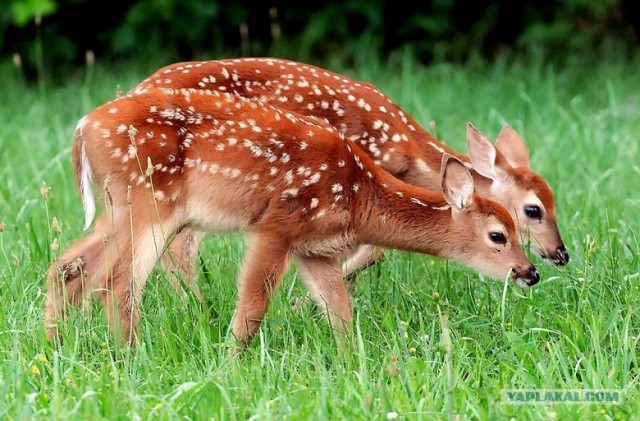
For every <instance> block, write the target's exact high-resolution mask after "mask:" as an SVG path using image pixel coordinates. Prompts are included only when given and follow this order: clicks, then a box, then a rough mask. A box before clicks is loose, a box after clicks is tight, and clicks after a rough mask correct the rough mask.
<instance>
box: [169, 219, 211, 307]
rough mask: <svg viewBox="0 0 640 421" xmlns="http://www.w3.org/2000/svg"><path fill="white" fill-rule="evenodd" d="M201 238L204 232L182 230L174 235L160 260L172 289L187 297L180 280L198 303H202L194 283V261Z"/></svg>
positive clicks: (189, 229)
mask: <svg viewBox="0 0 640 421" xmlns="http://www.w3.org/2000/svg"><path fill="white" fill-rule="evenodd" d="M203 237H204V232H201V231H197V230H194V229H192V228H188V227H187V228H184V229H182V230H181V231H180V232H178V233H177V234H176V236H175V238H174V239H173V241H172V242H171V244H170V245H169V247H168V249H167V251H166V252H165V253H164V254H163V255H162V258H161V260H160V263H161V264H162V268H163V269H164V270H165V272H167V274H168V275H169V279H170V280H171V283H172V284H173V287H174V288H175V290H176V291H177V292H178V294H180V295H181V296H182V297H183V298H186V296H187V295H186V293H185V292H184V290H183V289H182V285H181V284H180V280H182V281H183V282H184V283H185V284H186V285H187V286H188V287H190V288H191V290H192V291H193V293H194V295H195V296H196V298H197V299H198V301H202V296H201V295H200V289H199V288H198V284H197V283H196V259H197V257H198V249H199V248H200V243H201V242H202V238H203Z"/></svg>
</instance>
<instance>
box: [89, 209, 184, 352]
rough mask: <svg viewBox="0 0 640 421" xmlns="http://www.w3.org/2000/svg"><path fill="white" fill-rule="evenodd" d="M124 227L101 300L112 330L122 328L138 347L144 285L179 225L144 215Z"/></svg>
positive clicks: (118, 237)
mask: <svg viewBox="0 0 640 421" xmlns="http://www.w3.org/2000/svg"><path fill="white" fill-rule="evenodd" d="M120 227H121V228H122V229H121V230H119V231H118V232H117V233H116V235H117V238H116V239H114V240H115V241H113V243H114V247H115V248H116V249H117V256H116V259H114V264H113V265H112V267H111V270H110V276H109V277H106V281H105V284H104V285H103V289H102V290H101V291H100V299H101V300H102V303H103V305H104V306H105V310H106V313H107V317H108V319H109V326H110V327H111V329H112V330H113V331H114V332H117V331H118V330H119V331H120V333H121V335H122V338H123V340H124V341H127V342H129V344H131V345H132V346H135V343H136V333H137V328H138V322H139V306H140V302H141V300H142V293H143V290H144V287H145V285H146V282H147V280H148V278H149V275H150V274H151V271H152V270H153V267H154V265H155V264H156V263H157V261H158V259H159V258H160V256H161V255H162V253H163V252H164V248H165V246H166V244H167V242H168V240H169V238H171V236H172V235H173V233H174V232H175V230H176V229H177V226H176V224H173V223H172V221H170V220H163V221H162V222H157V221H153V222H152V223H149V222H148V220H144V218H142V217H141V218H136V220H134V221H131V220H128V219H127V221H126V226H124V225H121V226H120Z"/></svg>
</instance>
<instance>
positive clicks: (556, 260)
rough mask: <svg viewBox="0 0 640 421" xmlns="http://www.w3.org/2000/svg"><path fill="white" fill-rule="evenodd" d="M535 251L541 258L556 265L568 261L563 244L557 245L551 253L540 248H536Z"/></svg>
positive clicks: (561, 264) (567, 254)
mask: <svg viewBox="0 0 640 421" xmlns="http://www.w3.org/2000/svg"><path fill="white" fill-rule="evenodd" d="M537 252H538V255H539V256H540V257H541V258H542V259H544V260H545V261H547V262H549V263H553V264H554V265H556V266H564V265H566V264H567V263H569V252H568V251H567V249H566V248H565V247H564V246H560V247H558V248H557V249H556V250H555V251H554V252H553V253H545V252H544V251H542V250H537Z"/></svg>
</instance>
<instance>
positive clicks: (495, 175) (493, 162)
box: [467, 123, 511, 181]
mask: <svg viewBox="0 0 640 421" xmlns="http://www.w3.org/2000/svg"><path fill="white" fill-rule="evenodd" d="M467 149H468V150H469V158H470V159H471V164H472V165H473V169H474V170H476V172H477V173H478V174H480V175H481V176H483V177H485V178H489V179H491V180H493V181H504V180H506V179H507V178H508V173H509V170H510V169H511V166H510V165H509V162H508V161H507V160H506V159H505V158H504V156H502V153H501V152H500V151H499V150H498V149H497V148H496V147H495V146H494V145H493V143H491V141H489V139H487V138H486V137H485V136H484V135H483V134H482V133H480V131H479V130H478V129H476V128H475V126H474V125H473V124H471V123H467Z"/></svg>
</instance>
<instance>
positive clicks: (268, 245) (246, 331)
mask: <svg viewBox="0 0 640 421" xmlns="http://www.w3.org/2000/svg"><path fill="white" fill-rule="evenodd" d="M288 263H289V248H288V247H287V246H286V245H284V244H281V243H280V241H278V239H277V238H273V237H272V236H268V235H265V234H255V235H254V236H253V238H252V239H251V242H250V244H249V249H248V250H247V252H246V254H245V258H244V263H243V265H242V269H241V272H240V281H239V285H238V298H237V303H236V311H235V314H234V316H233V322H232V328H231V330H232V333H233V335H234V336H235V338H236V340H237V342H238V345H239V346H246V345H247V344H248V343H249V341H250V340H251V339H252V338H253V336H254V335H255V334H256V332H257V331H258V329H259V328H260V323H261V322H262V319H263V318H264V315H265V313H266V312H267V308H268V306H269V299H270V298H271V296H272V295H273V293H274V292H275V290H276V289H277V288H278V286H279V284H280V281H281V280H282V277H283V276H284V273H285V270H286V269H287V266H288Z"/></svg>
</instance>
